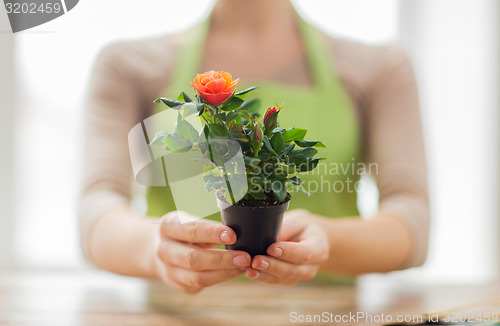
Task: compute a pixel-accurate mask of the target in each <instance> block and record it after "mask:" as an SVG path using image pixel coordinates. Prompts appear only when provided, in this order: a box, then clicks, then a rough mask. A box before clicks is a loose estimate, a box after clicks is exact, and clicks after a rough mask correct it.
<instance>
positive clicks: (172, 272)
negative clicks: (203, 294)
mask: <svg viewBox="0 0 500 326" xmlns="http://www.w3.org/2000/svg"><path fill="white" fill-rule="evenodd" d="M178 214H184V216H183V218H190V217H191V216H189V214H187V213H185V212H180V211H176V212H171V213H168V214H167V215H165V216H164V217H163V218H162V220H161V222H160V228H159V241H158V243H157V245H156V256H155V265H156V273H157V275H158V277H159V278H161V279H162V280H163V282H165V283H166V284H168V285H170V286H173V287H175V288H177V289H180V290H181V291H183V292H186V293H198V292H200V291H201V290H203V289H204V288H205V287H208V286H210V285H214V284H217V283H221V282H224V281H227V280H229V279H232V278H234V277H236V276H238V275H240V274H242V273H243V272H244V271H245V269H246V267H247V266H250V263H251V257H250V255H249V254H248V253H246V252H243V251H234V250H219V249H212V247H213V246H214V245H215V244H232V243H234V242H235V241H236V234H235V233H234V231H233V230H232V229H231V228H229V227H227V226H225V225H222V224H220V223H216V222H213V221H208V220H203V219H198V220H195V221H193V222H189V223H184V224H182V223H180V220H179V215H178ZM191 218H192V217H191ZM193 219H194V218H193Z"/></svg>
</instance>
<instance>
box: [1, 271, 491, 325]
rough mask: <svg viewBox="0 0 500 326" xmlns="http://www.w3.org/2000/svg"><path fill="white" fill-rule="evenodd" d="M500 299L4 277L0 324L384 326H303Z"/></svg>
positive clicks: (321, 286) (386, 287) (396, 287)
mask: <svg viewBox="0 0 500 326" xmlns="http://www.w3.org/2000/svg"><path fill="white" fill-rule="evenodd" d="M499 298H500V282H492V283H488V284H481V285H461V286H452V285H429V284H427V285H421V284H416V283H411V284H410V283H403V282H401V281H396V280H394V279H392V278H391V277H390V276H386V277H377V278H375V279H372V280H365V281H362V282H360V283H359V284H358V285H357V286H352V285H351V286H349V285H332V284H325V283H307V284H301V285H298V286H295V287H291V288H282V287H268V286H262V285H260V284H258V283H256V282H251V281H247V282H229V283H225V284H220V285H217V286H214V287H211V288H209V289H206V290H204V291H203V292H201V293H199V294H197V295H186V294H182V293H179V292H177V291H175V290H173V289H169V288H167V287H165V286H163V285H162V284H159V283H147V282H145V281H142V280H138V279H134V278H126V277H119V276H115V275H111V274H107V273H104V272H78V273H77V272H72V273H70V272H66V273H3V274H0V325H2V326H3V325H9V326H10V325H23V326H24V325H37V326H39V325H50V326H58V325H64V326H72V325H97V326H100V325H109V326H115V325H141V326H149V325H168V326H176V325H183V326H184V325H196V326H200V325H207V326H210V325H214V326H215V325H217V326H224V325H231V326H234V325H237V326H240V325H241V326H246V325H248V326H250V325H251V326H255V325H350V324H359V325H365V324H373V325H377V324H381V323H380V322H377V321H375V320H374V321H372V322H371V321H370V320H367V319H366V318H368V317H366V318H365V319H361V320H358V321H357V322H354V323H353V322H352V320H351V321H350V322H349V321H347V322H343V323H342V322H341V323H335V322H323V323H321V322H311V323H309V322H305V321H304V322H299V315H300V316H302V317H303V318H306V317H307V315H314V314H322V313H324V312H325V313H331V314H332V315H331V316H348V315H349V314H351V316H352V315H357V314H358V313H364V314H365V315H366V316H367V315H371V316H372V317H371V318H376V316H379V317H380V315H381V314H382V313H384V316H387V315H391V316H394V317H396V316H397V315H402V316H403V315H413V314H421V313H425V312H431V311H435V310H442V311H450V309H451V308H453V307H457V306H460V305H465V304H470V303H473V302H481V301H484V303H483V304H482V307H483V308H481V309H482V311H484V312H486V310H496V311H497V312H500V299H499ZM485 300H487V301H488V303H486V301H485ZM487 306H489V307H487ZM293 313H296V315H293ZM293 316H295V317H296V318H295V319H294V317H293ZM331 318H332V319H331V320H333V321H335V317H331ZM337 318H340V317H337ZM344 318H345V317H344ZM386 318H387V317H386ZM407 318H409V317H407ZM294 320H295V322H294ZM384 321H387V320H384Z"/></svg>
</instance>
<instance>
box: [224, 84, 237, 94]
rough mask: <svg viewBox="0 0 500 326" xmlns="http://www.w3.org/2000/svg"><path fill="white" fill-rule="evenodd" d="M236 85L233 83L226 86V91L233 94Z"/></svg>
mask: <svg viewBox="0 0 500 326" xmlns="http://www.w3.org/2000/svg"><path fill="white" fill-rule="evenodd" d="M235 87H236V86H235V85H233V86H231V87H229V88H226V89H225V90H224V93H231V94H233V91H234V88H235Z"/></svg>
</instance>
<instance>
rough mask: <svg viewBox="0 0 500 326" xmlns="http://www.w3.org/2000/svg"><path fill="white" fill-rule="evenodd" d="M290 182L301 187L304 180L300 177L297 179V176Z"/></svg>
mask: <svg viewBox="0 0 500 326" xmlns="http://www.w3.org/2000/svg"><path fill="white" fill-rule="evenodd" d="M289 180H290V182H291V183H292V184H294V185H300V184H302V180H301V179H300V178H299V177H297V176H293V177H291V178H290V179H289Z"/></svg>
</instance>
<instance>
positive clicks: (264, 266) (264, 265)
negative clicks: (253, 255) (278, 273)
mask: <svg viewBox="0 0 500 326" xmlns="http://www.w3.org/2000/svg"><path fill="white" fill-rule="evenodd" d="M268 268H269V262H268V261H267V260H262V262H261V263H260V265H259V266H258V267H257V269H258V270H261V271H263V270H266V269H268Z"/></svg>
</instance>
